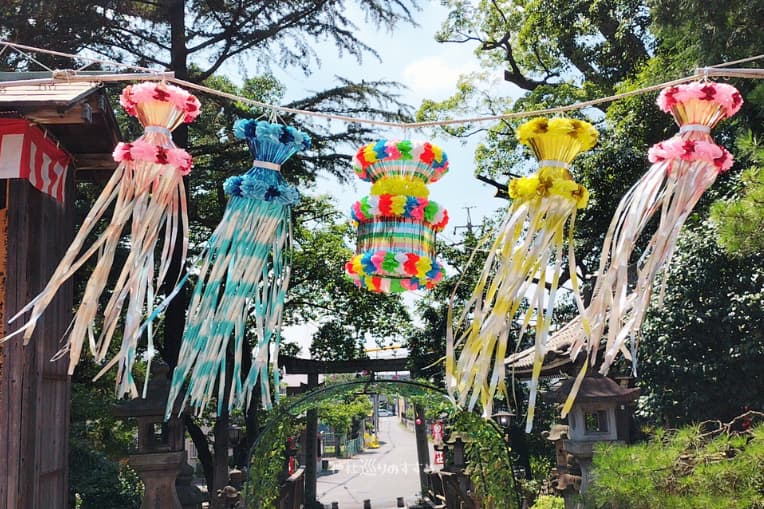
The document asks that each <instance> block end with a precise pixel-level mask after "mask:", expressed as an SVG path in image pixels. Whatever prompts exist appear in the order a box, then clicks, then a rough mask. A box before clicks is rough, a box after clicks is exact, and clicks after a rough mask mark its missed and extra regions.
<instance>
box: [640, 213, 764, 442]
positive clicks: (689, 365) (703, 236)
mask: <svg viewBox="0 0 764 509" xmlns="http://www.w3.org/2000/svg"><path fill="white" fill-rule="evenodd" d="M677 251H678V252H677V254H676V255H675V259H674V260H673V261H672V264H671V269H670V272H669V279H668V282H667V287H666V297H665V300H664V301H663V305H662V306H661V305H659V304H658V303H657V302H656V303H655V304H654V305H653V307H652V311H651V314H650V317H649V319H648V320H647V321H646V323H645V326H644V328H643V334H644V337H643V339H642V342H641V345H640V356H639V362H638V365H637V366H638V370H639V371H638V372H639V379H638V380H639V384H640V386H641V387H642V394H643V396H644V402H643V404H642V409H643V411H645V412H646V413H647V415H648V416H650V417H652V419H651V420H653V421H657V422H661V423H663V424H665V425H667V426H672V427H673V426H676V425H678V424H685V423H690V422H697V421H703V420H707V419H722V420H729V419H732V418H733V417H735V416H736V415H739V414H741V413H742V412H743V410H744V408H745V407H750V408H764V398H762V394H764V378H762V376H761V369H762V368H761V366H762V363H763V362H764V349H762V345H764V328H762V323H764V294H763V293H762V288H764V257H763V256H762V254H761V253H755V254H752V255H750V256H746V257H740V256H737V257H735V256H730V255H727V254H725V253H724V252H723V251H721V250H719V249H718V247H717V245H716V232H715V231H714V228H713V227H712V225H711V224H709V223H707V222H706V223H702V224H700V225H697V226H694V227H691V228H688V229H686V230H685V231H684V233H683V234H682V236H681V239H680V243H679V248H678V250H677ZM741 386H744V387H745V388H746V390H745V391H740V390H739V388H740V387H741Z"/></svg>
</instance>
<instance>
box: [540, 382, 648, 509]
mask: <svg viewBox="0 0 764 509" xmlns="http://www.w3.org/2000/svg"><path fill="white" fill-rule="evenodd" d="M574 382H575V380H574V379H572V378H571V379H568V380H565V381H564V382H563V383H562V384H561V385H560V386H559V387H558V388H557V389H555V390H553V391H551V392H549V393H547V394H546V395H545V399H547V400H551V401H555V402H558V403H563V402H564V401H565V400H566V399H567V397H568V394H570V390H571V388H572V386H573V383H574ZM638 396H639V389H637V388H633V389H629V388H625V387H622V386H621V385H619V384H617V383H616V382H614V381H613V380H611V379H610V378H607V377H604V376H601V375H592V376H587V377H584V379H583V381H582V383H581V387H580V389H579V391H578V395H577V396H576V400H575V402H574V403H573V407H572V408H571V410H570V413H569V414H568V430H567V435H568V438H567V439H564V440H563V444H564V448H565V451H567V453H569V454H572V455H573V456H574V457H575V459H576V461H577V462H578V464H579V466H580V467H581V487H580V493H584V492H585V491H586V488H587V487H588V486H589V481H590V480H591V477H590V476H591V473H590V469H591V464H592V454H593V450H594V444H596V443H598V442H610V443H615V442H626V441H628V438H629V412H628V410H627V407H628V406H630V405H631V404H632V403H633V402H634V400H635V399H636V398H637V397H638ZM567 506H568V505H567V500H566V507H567Z"/></svg>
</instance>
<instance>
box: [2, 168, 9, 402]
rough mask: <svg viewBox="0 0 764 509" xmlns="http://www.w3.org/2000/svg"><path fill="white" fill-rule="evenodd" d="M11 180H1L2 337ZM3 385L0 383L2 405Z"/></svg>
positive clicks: (3, 334)
mask: <svg viewBox="0 0 764 509" xmlns="http://www.w3.org/2000/svg"><path fill="white" fill-rule="evenodd" d="M8 184H9V182H8V181H7V180H6V181H3V180H0V337H3V336H5V275H6V273H7V272H6V265H7V262H8V208H7V201H6V198H7V196H8V193H7V190H8V189H7V188H8ZM2 379H3V344H2V343H0V380H2ZM2 401H3V386H2V384H1V383H0V405H2Z"/></svg>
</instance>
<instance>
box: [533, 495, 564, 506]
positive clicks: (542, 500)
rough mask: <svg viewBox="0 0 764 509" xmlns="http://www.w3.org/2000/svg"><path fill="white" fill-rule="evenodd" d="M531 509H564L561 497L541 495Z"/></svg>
mask: <svg viewBox="0 0 764 509" xmlns="http://www.w3.org/2000/svg"><path fill="white" fill-rule="evenodd" d="M531 509H565V500H564V499H562V498H561V497H553V496H551V495H541V496H540V497H539V498H537V499H536V503H535V504H533V507H531Z"/></svg>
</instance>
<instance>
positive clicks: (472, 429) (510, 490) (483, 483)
mask: <svg viewBox="0 0 764 509" xmlns="http://www.w3.org/2000/svg"><path fill="white" fill-rule="evenodd" d="M451 433H452V436H453V433H460V434H461V436H462V439H463V440H464V441H465V442H467V443H466V445H465V455H466V457H467V464H468V465H469V466H468V469H467V472H468V473H469V475H470V479H471V480H472V483H473V485H474V486H475V492H476V494H477V495H478V496H479V497H480V500H481V501H482V504H483V507H495V508H497V509H498V508H502V509H514V508H517V509H519V508H518V506H517V502H518V497H517V493H516V492H515V481H514V479H513V477H512V475H513V474H512V468H511V467H512V465H511V464H510V462H509V455H508V451H507V447H506V445H505V443H504V439H503V438H502V432H501V431H499V429H498V428H497V427H495V425H494V424H493V423H492V422H489V421H486V420H484V419H482V418H481V417H480V416H478V415H476V414H473V413H471V412H459V413H458V414H456V416H455V417H454V418H453V419H452V421H451Z"/></svg>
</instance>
